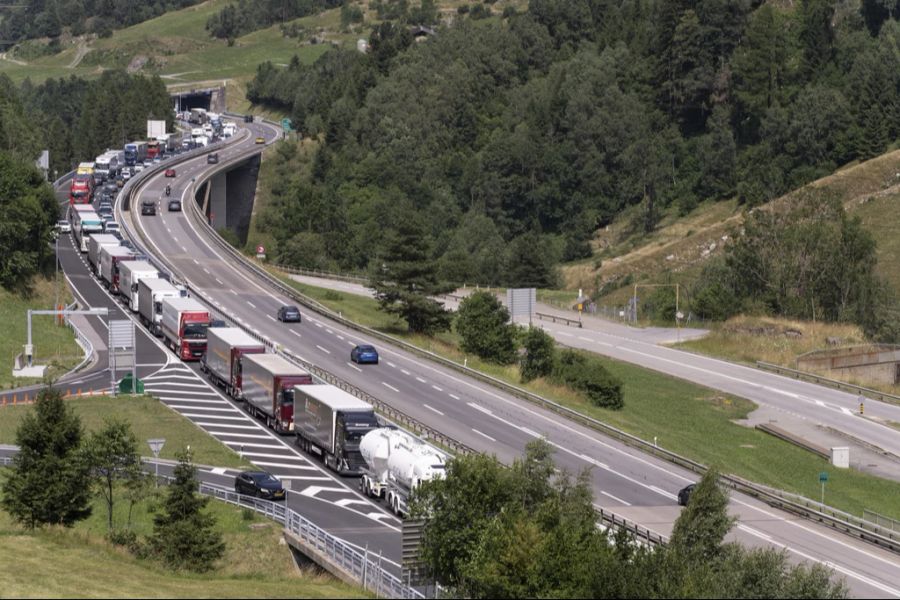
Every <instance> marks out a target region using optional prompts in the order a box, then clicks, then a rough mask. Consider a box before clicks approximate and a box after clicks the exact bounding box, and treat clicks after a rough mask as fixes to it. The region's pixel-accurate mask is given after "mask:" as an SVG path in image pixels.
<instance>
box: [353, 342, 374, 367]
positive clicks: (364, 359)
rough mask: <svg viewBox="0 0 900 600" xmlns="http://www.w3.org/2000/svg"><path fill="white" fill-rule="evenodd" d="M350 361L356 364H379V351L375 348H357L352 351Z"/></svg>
mask: <svg viewBox="0 0 900 600" xmlns="http://www.w3.org/2000/svg"><path fill="white" fill-rule="evenodd" d="M350 360H352V361H353V362H355V363H358V364H363V363H369V364H373V365H377V364H378V351H377V350H376V349H375V348H374V347H373V346H356V347H355V348H353V350H351V351H350Z"/></svg>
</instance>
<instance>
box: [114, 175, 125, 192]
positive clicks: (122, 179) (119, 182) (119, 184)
mask: <svg viewBox="0 0 900 600" xmlns="http://www.w3.org/2000/svg"><path fill="white" fill-rule="evenodd" d="M124 186H125V177H124V176H123V175H119V176H118V177H116V189H119V188H122V187H124Z"/></svg>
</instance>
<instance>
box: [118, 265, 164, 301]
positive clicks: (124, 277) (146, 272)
mask: <svg viewBox="0 0 900 600" xmlns="http://www.w3.org/2000/svg"><path fill="white" fill-rule="evenodd" d="M158 278H159V271H157V270H156V267H154V266H153V265H151V264H150V263H149V262H148V261H146V260H133V261H129V262H125V263H122V265H121V266H120V267H119V293H120V294H122V297H123V298H124V299H125V305H126V306H128V308H129V309H130V310H131V312H137V311H138V298H139V294H140V287H139V286H138V283H139V282H140V281H141V280H142V279H158Z"/></svg>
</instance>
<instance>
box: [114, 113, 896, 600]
mask: <svg viewBox="0 0 900 600" xmlns="http://www.w3.org/2000/svg"><path fill="white" fill-rule="evenodd" d="M250 129H251V134H250V135H249V136H247V137H246V138H244V139H243V140H242V141H239V142H237V143H235V144H233V145H230V146H229V147H228V148H225V149H222V150H220V151H219V154H220V162H222V163H224V162H227V160H228V158H229V157H231V156H235V155H236V154H241V153H244V152H246V151H247V147H248V144H252V141H251V140H252V138H253V137H254V136H256V135H263V136H265V137H266V139H267V141H268V142H271V141H273V140H274V139H275V137H276V136H277V135H278V133H277V132H276V131H275V130H274V129H273V128H271V127H268V126H266V125H263V124H254V125H251V126H250ZM177 168H178V177H177V178H176V179H175V180H174V181H173V180H171V179H170V180H169V182H170V183H172V185H173V195H176V194H177V195H180V196H181V198H182V201H183V205H184V208H185V212H179V213H168V212H166V211H162V212H161V213H159V214H158V215H156V216H147V217H142V216H140V215H137V214H136V213H131V212H128V211H125V212H123V211H121V208H117V211H118V219H119V221H120V222H129V223H131V224H132V225H133V226H136V227H139V228H141V229H142V230H143V231H144V233H145V235H146V238H147V239H148V240H150V247H149V248H147V250H148V251H149V253H150V254H152V255H154V256H156V257H159V258H160V259H161V260H162V261H164V262H165V263H166V264H167V265H168V266H169V268H170V269H171V270H172V271H173V272H174V273H176V274H178V276H179V277H180V278H182V279H184V280H186V281H189V282H190V283H191V285H192V286H193V287H194V288H196V289H198V290H199V291H200V292H201V293H202V294H203V295H204V296H206V297H209V298H212V299H213V300H212V302H213V307H212V308H214V309H215V310H217V311H218V312H219V313H221V314H223V315H225V316H227V317H228V318H230V319H233V320H234V321H236V322H238V323H239V324H241V325H243V326H245V327H247V328H249V329H251V330H255V331H257V332H259V333H260V334H261V335H262V336H264V337H265V338H267V339H268V340H270V341H272V342H275V343H278V344H279V345H281V346H282V347H285V348H288V349H290V350H291V351H292V352H294V353H295V354H297V355H298V356H300V357H301V358H303V360H306V361H308V362H312V363H315V364H317V365H319V366H321V367H322V368H325V369H327V370H328V371H330V372H332V373H334V374H335V375H337V376H339V377H341V378H343V379H344V380H346V381H348V382H350V383H351V384H353V385H355V386H357V387H359V388H360V389H363V390H365V391H366V392H368V393H369V394H371V395H373V396H376V397H378V398H380V399H382V400H383V401H385V402H387V403H389V404H390V405H392V406H394V407H396V408H397V409H399V410H402V411H404V412H405V413H407V414H408V415H410V416H412V417H414V418H416V419H417V420H419V421H421V422H422V423H425V424H426V425H429V426H431V427H433V428H435V429H437V430H439V431H441V432H442V433H444V434H446V435H449V436H451V437H453V438H455V439H456V440H458V441H460V442H462V443H464V444H466V445H468V446H470V447H472V448H475V449H477V450H479V451H483V452H487V453H492V454H495V455H497V457H498V458H500V459H501V460H503V461H507V462H508V461H510V460H511V459H513V458H514V457H516V456H519V455H520V454H521V452H522V450H523V449H524V446H525V444H526V443H527V442H528V441H530V440H532V439H534V438H536V437H539V436H543V437H545V438H546V439H547V440H548V441H549V442H550V443H551V444H552V445H553V446H554V447H555V448H556V449H557V455H556V460H557V463H558V464H559V465H560V467H562V468H564V469H566V470H568V471H569V472H572V473H577V472H580V471H582V470H584V469H590V471H591V476H592V477H591V482H592V487H593V491H594V494H595V498H596V502H597V505H598V506H602V507H604V508H609V509H611V510H613V511H615V512H616V513H618V514H620V515H622V516H624V517H627V518H629V519H632V520H634V521H636V522H639V523H640V524H642V525H644V526H645V527H648V528H649V529H652V530H654V531H657V532H658V533H661V534H663V535H668V534H669V533H670V530H671V526H672V523H673V522H674V520H675V519H676V518H677V516H678V514H679V508H678V506H677V504H676V493H677V491H678V490H679V489H680V488H681V487H683V486H684V485H685V484H686V483H687V482H689V481H693V480H695V476H694V475H693V474H691V473H689V472H687V471H684V470H681V469H679V468H677V467H674V466H672V465H671V464H669V463H666V462H663V461H661V460H657V459H655V458H651V457H648V456H646V455H643V454H641V453H640V452H637V451H635V450H633V449H631V448H629V447H626V446H624V445H622V444H620V443H619V442H616V441H613V440H610V439H607V438H605V437H603V436H601V435H600V434H598V433H597V432H595V431H593V430H590V429H587V428H584V427H582V426H579V425H576V424H574V423H572V422H569V421H567V420H565V419H563V418H561V417H559V416H557V415H555V414H553V413H550V412H548V411H544V410H542V409H540V408H537V407H535V406H533V405H531V404H528V403H526V402H524V401H522V400H519V399H517V398H514V397H512V396H509V395H507V394H504V393H502V392H500V391H498V390H496V389H494V388H492V387H489V386H487V385H485V384H481V383H479V382H476V381H473V380H469V379H468V378H466V377H464V376H461V375H460V374H458V373H456V372H454V371H450V370H448V369H445V368H443V367H441V366H438V365H436V364H432V363H429V362H427V361H424V360H422V359H420V358H418V357H416V356H413V355H410V354H408V353H406V352H403V351H401V350H398V349H396V348H393V347H385V346H383V345H381V344H378V343H376V345H377V346H378V347H379V350H380V352H381V355H382V361H381V364H380V365H377V366H374V365H369V366H365V367H360V366H357V365H355V364H353V363H350V361H349V352H350V349H351V347H352V346H353V345H355V344H357V343H361V342H367V343H374V340H369V339H367V338H366V337H365V336H364V335H360V334H358V333H357V332H355V331H352V330H347V329H344V328H343V327H341V326H340V325H338V324H336V323H333V322H330V321H329V320H327V319H324V318H321V317H319V316H318V315H313V314H310V313H306V312H305V313H304V315H303V316H304V319H303V322H302V323H299V324H282V323H279V322H277V321H276V319H275V311H276V310H277V308H278V307H279V306H280V305H282V304H286V303H290V301H289V300H288V299H286V298H282V297H280V296H279V295H278V294H276V293H274V292H272V291H271V290H270V289H268V287H267V286H266V285H265V284H264V283H261V282H259V281H257V280H256V278H255V277H254V276H253V275H251V274H250V273H247V272H245V271H244V269H243V268H242V267H241V266H240V265H237V264H234V261H233V260H229V259H227V258H226V257H224V256H223V255H222V253H221V251H220V250H219V249H217V247H216V246H215V244H213V243H212V242H210V241H208V240H206V239H205V238H204V236H203V235H202V234H201V232H200V230H199V228H198V225H197V224H196V223H195V222H194V220H193V219H194V218H196V217H189V215H190V214H191V213H190V212H189V211H191V210H192V207H191V206H190V205H189V203H190V202H192V199H191V195H192V193H193V186H192V184H191V178H193V177H199V176H200V174H201V173H204V172H207V170H208V169H209V168H210V167H208V166H207V164H206V160H205V157H200V158H196V159H191V160H189V161H187V162H185V163H183V164H181V165H179V166H178V167H177ZM213 168H217V167H213ZM165 184H166V180H165V179H164V178H163V175H162V173H161V172H160V173H159V174H157V175H155V176H152V177H151V178H150V179H149V180H148V182H147V183H146V184H145V185H144V186H143V187H142V188H141V194H142V195H145V194H146V195H147V196H145V197H150V198H154V199H156V198H159V197H160V195H161V194H162V190H163V188H164V187H165ZM191 418H194V417H191ZM731 510H732V512H733V513H734V514H736V515H737V516H738V517H739V518H740V525H739V526H738V527H736V528H735V530H734V532H733V534H732V535H733V539H736V540H739V541H741V542H742V543H744V544H746V545H761V544H765V545H770V546H774V547H777V548H784V549H786V550H787V551H788V552H789V553H790V555H791V556H792V558H794V559H797V560H809V561H818V562H821V563H823V564H826V565H829V566H831V567H832V568H834V569H835V570H836V571H837V572H838V573H839V574H842V575H843V576H845V577H846V578H847V583H848V585H850V587H851V589H852V590H853V593H854V594H855V595H859V596H865V597H897V596H900V558H898V557H897V556H896V555H893V554H891V553H888V552H885V551H883V550H881V549H878V548H876V547H873V546H870V545H868V544H865V543H863V542H860V541H858V540H855V539H852V538H849V537H846V536H843V535H841V534H838V533H835V532H833V531H831V530H829V529H828V528H825V527H822V526H819V525H816V524H814V523H811V522H807V521H803V520H800V519H798V518H796V517H794V516H791V515H788V514H786V513H782V512H780V511H776V510H774V509H772V508H770V507H768V506H766V505H763V504H760V503H759V502H757V501H755V500H752V499H750V498H749V497H745V496H742V495H740V494H733V496H732V504H731Z"/></svg>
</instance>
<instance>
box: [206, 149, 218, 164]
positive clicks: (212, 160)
mask: <svg viewBox="0 0 900 600" xmlns="http://www.w3.org/2000/svg"><path fill="white" fill-rule="evenodd" d="M218 162H219V153H218V152H210V153H209V154H207V155H206V164H208V165H214V164H216V163H218Z"/></svg>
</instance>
